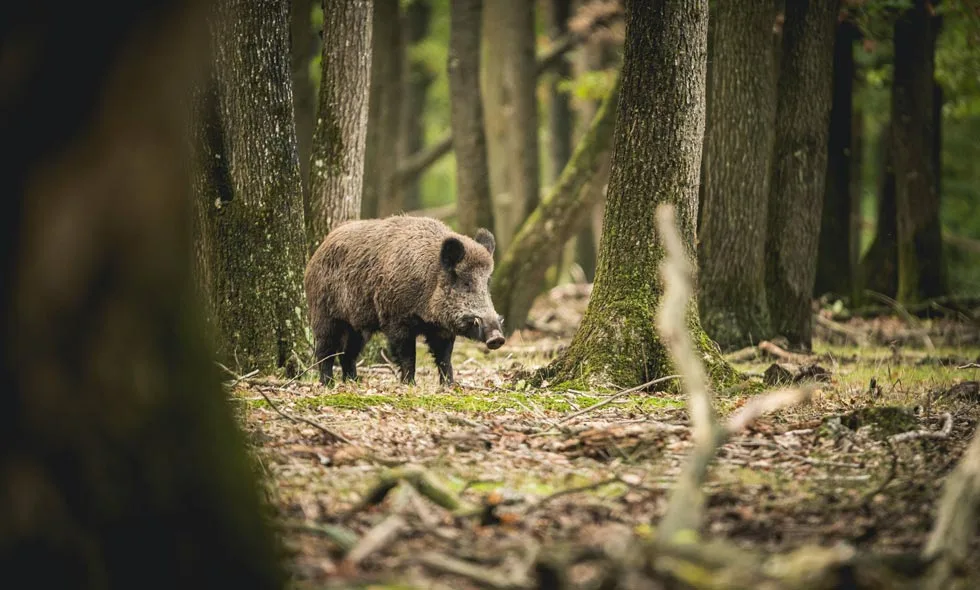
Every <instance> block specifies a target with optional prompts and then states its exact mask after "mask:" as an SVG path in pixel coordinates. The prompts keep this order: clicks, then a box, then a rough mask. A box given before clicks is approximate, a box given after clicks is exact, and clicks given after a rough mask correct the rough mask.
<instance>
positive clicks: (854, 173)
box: [845, 72, 865, 306]
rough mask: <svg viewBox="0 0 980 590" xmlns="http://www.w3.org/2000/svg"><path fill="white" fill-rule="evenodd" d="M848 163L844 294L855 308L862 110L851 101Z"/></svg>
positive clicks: (861, 192)
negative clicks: (847, 269)
mask: <svg viewBox="0 0 980 590" xmlns="http://www.w3.org/2000/svg"><path fill="white" fill-rule="evenodd" d="M862 78H863V74H862V73H860V72H857V73H855V76H854V80H853V85H854V88H853V91H852V93H851V95H852V96H857V95H858V94H859V93H860V91H861V88H860V84H861V81H862ZM851 109H852V110H851V153H850V154H849V155H850V158H851V162H850V164H849V171H850V187H848V191H849V193H850V195H851V202H850V205H851V210H850V212H849V219H850V226H849V228H848V236H849V238H848V244H850V250H849V251H848V253H847V255H848V258H847V260H848V264H849V266H850V270H851V277H850V290H849V291H848V292H847V293H845V295H849V296H850V298H851V305H852V306H856V305H857V302H858V301H859V300H860V299H861V227H862V225H863V217H864V214H863V213H862V208H861V206H862V202H863V201H864V141H865V139H864V137H865V132H864V108H863V107H862V106H861V103H860V101H855V102H854V103H853V104H852V105H851Z"/></svg>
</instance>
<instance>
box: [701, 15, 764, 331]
mask: <svg viewBox="0 0 980 590" xmlns="http://www.w3.org/2000/svg"><path fill="white" fill-rule="evenodd" d="M775 16H776V11H775V9H774V7H773V5H772V3H770V2H759V1H758V0H741V1H731V2H719V3H718V5H717V7H716V10H715V11H714V12H713V13H712V18H711V23H710V25H709V34H710V42H709V47H710V48H711V49H710V51H711V60H710V61H711V66H710V67H709V69H708V75H709V80H708V86H709V87H710V88H711V98H710V100H708V101H707V105H708V106H707V122H708V124H707V129H706V132H705V146H704V158H705V159H704V167H703V178H704V186H703V187H702V190H703V198H704V202H703V203H702V204H701V208H702V210H701V224H700V229H699V231H698V237H699V238H700V245H699V249H698V260H699V263H700V279H701V292H700V301H699V304H700V312H701V321H702V324H703V325H704V329H705V331H706V332H707V333H708V335H709V336H711V338H712V339H714V340H715V341H716V342H718V344H720V345H721V346H722V347H723V348H733V347H738V346H745V345H749V344H752V343H754V342H757V341H759V340H761V339H764V338H769V337H770V335H771V334H770V332H771V325H770V321H769V305H768V302H767V301H766V288H765V274H766V259H765V255H766V252H765V247H766V224H767V216H768V210H769V206H768V201H769V178H770V162H771V157H772V149H773V144H774V141H775V136H776V133H775V118H776V68H775V61H776V56H775V54H774V52H773V47H772V28H773V22H774V20H775Z"/></svg>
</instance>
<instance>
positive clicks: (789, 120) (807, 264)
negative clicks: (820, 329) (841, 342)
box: [766, 0, 838, 350]
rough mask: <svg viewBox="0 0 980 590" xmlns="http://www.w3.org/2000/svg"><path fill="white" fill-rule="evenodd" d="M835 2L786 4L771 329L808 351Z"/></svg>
mask: <svg viewBox="0 0 980 590" xmlns="http://www.w3.org/2000/svg"><path fill="white" fill-rule="evenodd" d="M837 7H838V0H811V1H809V2H787V3H786V21H785V23H784V25H783V51H782V57H781V58H780V74H779V88H778V97H779V98H778V100H777V107H776V143H775V150H774V154H773V177H772V188H771V199H770V201H769V227H768V238H767V240H766V252H767V265H766V293H767V296H768V302H769V314H770V317H771V318H772V322H773V330H774V331H775V333H777V334H780V335H782V336H785V337H786V338H787V339H788V340H789V342H790V345H791V346H793V347H796V348H801V349H807V350H808V349H809V348H810V346H811V332H812V328H813V326H812V322H813V318H812V316H813V311H812V309H811V302H812V297H813V283H814V280H815V277H816V270H817V245H818V242H819V239H820V211H821V208H822V205H823V193H824V181H825V176H826V172H827V134H828V131H829V123H830V108H831V99H832V87H833V79H834V71H833V57H834V28H835V26H836V24H837Z"/></svg>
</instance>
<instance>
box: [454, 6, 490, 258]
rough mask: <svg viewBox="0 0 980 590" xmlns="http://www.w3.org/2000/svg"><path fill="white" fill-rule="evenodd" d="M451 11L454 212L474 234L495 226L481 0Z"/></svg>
mask: <svg viewBox="0 0 980 590" xmlns="http://www.w3.org/2000/svg"><path fill="white" fill-rule="evenodd" d="M449 11H450V26H449V93H450V97H449V103H450V117H451V119H452V126H453V137H454V140H453V143H454V144H455V146H456V195H457V196H456V212H457V215H456V216H457V219H458V221H459V230H460V231H461V232H463V233H464V234H465V235H469V236H472V235H473V234H474V232H476V230H477V229H479V228H481V227H483V228H486V229H491V230H492V229H494V227H495V225H494V214H493V205H492V203H491V201H490V178H489V172H488V169H487V143H486V135H485V132H484V127H483V125H484V122H483V99H482V96H481V92H480V61H481V60H480V26H481V25H480V23H481V22H482V18H483V0H455V1H454V2H452V4H451V5H450V8H449ZM499 248H500V244H499V243H498V245H497V249H498V250H499Z"/></svg>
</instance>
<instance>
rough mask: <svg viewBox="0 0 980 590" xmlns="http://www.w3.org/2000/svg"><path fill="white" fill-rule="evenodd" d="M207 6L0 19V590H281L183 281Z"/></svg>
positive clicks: (65, 6) (258, 503) (158, 5)
mask: <svg viewBox="0 0 980 590" xmlns="http://www.w3.org/2000/svg"><path fill="white" fill-rule="evenodd" d="M207 7H208V6H207V3H203V6H202V3H197V4H196V5H195V4H191V3H183V2H181V3H178V2H155V3H147V2H130V3H123V4H117V3H108V2H94V3H93V2H88V3H78V2H62V1H59V0H55V1H54V2H50V3H47V4H45V6H44V8H45V10H50V12H45V15H44V16H45V18H44V19H41V20H37V19H35V18H33V17H34V16H35V15H34V13H33V12H32V11H13V12H11V11H8V10H4V13H5V18H4V20H3V27H2V31H0V63H3V64H4V65H5V67H7V68H12V69H8V70H5V71H8V72H16V73H17V75H16V76H14V77H12V78H11V77H7V78H6V79H5V83H4V94H5V101H4V117H3V118H2V121H0V144H2V146H0V147H2V149H3V153H4V154H6V155H5V157H4V158H3V159H2V161H0V194H3V195H4V198H3V199H2V204H0V260H2V263H0V264H2V266H0V310H2V313H0V316H2V319H0V323H2V334H3V336H2V337H0V343H2V350H0V359H2V360H0V401H2V403H3V407H4V409H5V410H4V412H3V414H2V417H0V438H2V442H0V497H2V501H0V523H2V524H0V547H3V549H2V556H3V557H2V560H0V561H2V564H3V581H4V585H5V587H7V588H78V589H92V590H94V589H97V588H197V587H214V588H217V587H222V586H224V585H226V584H227V585H230V587H232V588H240V589H242V590H253V589H254V590H259V589H263V590H265V589H268V590H273V589H276V588H284V587H285V575H284V572H283V571H282V570H281V567H280V563H279V557H280V556H279V555H278V553H279V549H278V548H277V546H276V543H275V541H274V538H273V535H272V531H271V530H270V527H269V525H268V523H267V522H266V521H265V517H264V516H263V515H264V514H265V513H266V512H267V510H268V507H267V506H264V505H263V502H262V499H261V497H260V494H259V490H258V487H257V485H256V484H257V482H256V480H255V475H254V472H253V471H252V465H251V464H250V461H249V460H248V458H247V455H246V453H245V449H244V441H243V438H242V435H241V432H240V431H239V430H238V428H237V427H236V424H235V421H234V419H233V417H232V415H231V406H230V405H229V404H228V400H227V398H226V396H225V395H224V392H223V391H222V390H221V385H220V382H219V376H218V374H217V373H216V367H215V365H214V363H213V361H212V351H211V350H210V349H209V346H210V342H209V341H208V339H207V338H206V335H205V332H204V330H203V322H202V317H201V314H200V311H201V300H200V299H199V298H197V297H195V291H194V287H193V279H192V276H191V261H192V258H193V255H192V240H191V232H190V229H191V226H190V223H191V216H190V214H191V211H190V207H191V204H192V195H191V191H190V186H189V183H188V174H187V170H186V169H185V167H184V164H185V163H186V161H187V160H188V157H189V155H190V154H189V153H188V148H189V146H190V142H188V141H187V137H186V134H185V131H186V123H187V121H186V118H185V116H186V114H187V112H186V111H185V110H184V107H185V106H186V104H185V102H186V101H185V97H187V96H188V95H189V94H190V90H191V88H192V87H194V86H195V81H196V80H195V79H196V78H197V77H198V76H197V75H198V74H199V73H200V71H199V70H198V66H199V65H200V64H201V56H205V58H204V60H205V62H206V60H207V57H206V56H207V54H208V47H207V29H206V26H205V25H204V23H206V19H207V14H206V10H205V9H206V8H207ZM81 22H84V23H85V25H84V26H79V23H81ZM27 30H29V31H30V43H26V44H25V43H18V42H16V41H17V40H23V37H22V36H21V33H22V32H23V31H27ZM66 47H69V48H71V67H70V68H68V69H65V68H64V67H63V66H64V59H65V52H64V50H65V48H66ZM283 49H285V47H283ZM283 74H284V77H283V83H284V84H288V75H287V73H286V67H285V65H284V68H283ZM286 97H287V98H288V93H286ZM7 99H9V100H7ZM66 105H68V106H69V108H66Z"/></svg>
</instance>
